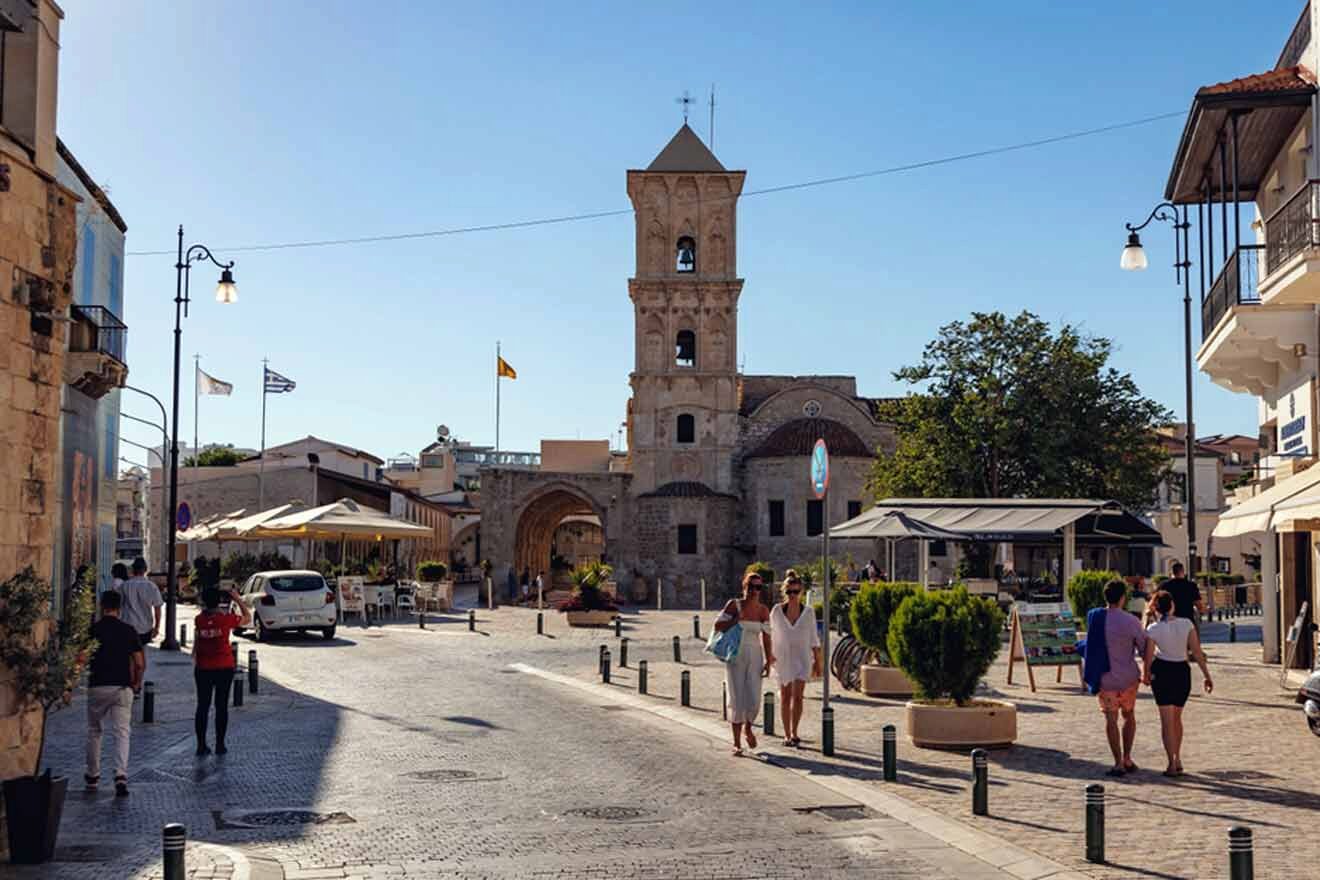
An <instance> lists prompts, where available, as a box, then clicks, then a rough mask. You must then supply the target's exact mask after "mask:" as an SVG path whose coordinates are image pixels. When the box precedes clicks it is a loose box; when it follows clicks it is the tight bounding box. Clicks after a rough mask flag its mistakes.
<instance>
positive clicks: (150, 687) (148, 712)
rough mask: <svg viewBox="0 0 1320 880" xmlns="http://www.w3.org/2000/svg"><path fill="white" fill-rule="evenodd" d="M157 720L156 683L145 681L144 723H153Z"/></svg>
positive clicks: (143, 686) (143, 699) (143, 700)
mask: <svg viewBox="0 0 1320 880" xmlns="http://www.w3.org/2000/svg"><path fill="white" fill-rule="evenodd" d="M155 720H156V683H155V682H154V681H148V682H144V683H143V685H142V723H143V724H151V723H152V722H153V721H155Z"/></svg>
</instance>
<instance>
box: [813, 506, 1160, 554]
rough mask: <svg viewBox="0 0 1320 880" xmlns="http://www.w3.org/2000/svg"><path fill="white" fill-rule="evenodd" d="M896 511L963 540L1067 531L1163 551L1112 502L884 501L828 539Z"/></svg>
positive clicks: (1092, 540) (1039, 537)
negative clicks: (1065, 529) (1071, 530)
mask: <svg viewBox="0 0 1320 880" xmlns="http://www.w3.org/2000/svg"><path fill="white" fill-rule="evenodd" d="M895 511H897V512H900V513H903V514H905V515H907V516H909V517H912V518H913V519H915V520H918V521H920V522H921V523H923V524H925V525H929V526H932V527H934V528H938V529H940V530H942V531H945V532H952V533H955V534H957V535H958V536H959V539H961V540H963V541H977V542H987V543H988V542H1011V543H1018V544H1032V543H1054V542H1056V541H1059V540H1061V539H1062V537H1063V529H1064V528H1065V527H1066V526H1069V525H1071V526H1073V534H1074V540H1075V541H1076V543H1078V544H1128V545H1130V546H1134V547H1161V546H1164V542H1163V540H1162V539H1161V538H1160V533H1159V532H1158V531H1156V530H1155V529H1154V528H1152V527H1151V526H1149V525H1148V524H1146V523H1145V522H1143V521H1142V520H1141V519H1139V518H1138V517H1136V516H1134V515H1132V514H1131V513H1129V512H1128V511H1127V510H1124V509H1123V507H1122V506H1121V505H1119V504H1118V503H1116V502H1114V501H1097V500H1091V499H1086V498H885V499H882V500H880V501H877V502H876V506H875V507H873V508H871V509H870V510H867V511H865V512H863V513H862V514H861V515H860V516H857V517H854V518H853V519H850V520H848V521H847V522H845V523H840V524H839V525H836V526H833V527H831V528H830V537H831V538H834V537H839V538H848V537H859V536H865V533H866V530H867V528H868V527H869V524H870V523H872V522H874V521H876V520H880V519H883V518H884V517H886V516H887V515H888V514H890V513H892V512H895Z"/></svg>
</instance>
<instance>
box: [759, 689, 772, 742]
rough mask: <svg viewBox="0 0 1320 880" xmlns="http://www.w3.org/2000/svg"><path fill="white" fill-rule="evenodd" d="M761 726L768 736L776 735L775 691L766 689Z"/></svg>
mask: <svg viewBox="0 0 1320 880" xmlns="http://www.w3.org/2000/svg"><path fill="white" fill-rule="evenodd" d="M761 716H762V717H761V727H762V729H763V730H764V731H765V735H766V736H774V735H775V692H774V691H766V692H765V697H764V698H762V702H761Z"/></svg>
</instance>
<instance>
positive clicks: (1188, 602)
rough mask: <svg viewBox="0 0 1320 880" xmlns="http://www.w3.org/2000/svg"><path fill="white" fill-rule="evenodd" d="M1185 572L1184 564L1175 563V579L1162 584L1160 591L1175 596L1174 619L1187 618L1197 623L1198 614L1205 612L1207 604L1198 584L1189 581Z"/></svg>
mask: <svg viewBox="0 0 1320 880" xmlns="http://www.w3.org/2000/svg"><path fill="white" fill-rule="evenodd" d="M1183 572H1184V569H1183V564H1182V563H1181V562H1175V563H1174V564H1173V577H1172V578H1170V579H1169V580H1167V581H1165V582H1164V583H1163V584H1161V585H1160V589H1161V590H1167V591H1168V592H1169V594H1170V595H1172V596H1173V616H1174V617H1185V618H1187V619H1188V620H1190V621H1192V622H1193V623H1195V622H1196V621H1197V616H1196V612H1201V613H1204V612H1205V602H1204V601H1202V599H1201V591H1200V590H1199V589H1197V586H1196V582H1195V581H1190V580H1188V579H1187V578H1186V577H1185V576H1184V573H1183Z"/></svg>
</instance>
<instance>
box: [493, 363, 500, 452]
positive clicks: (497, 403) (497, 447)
mask: <svg viewBox="0 0 1320 880" xmlns="http://www.w3.org/2000/svg"><path fill="white" fill-rule="evenodd" d="M499 458H500V343H499V340H498V339H497V340H496V341H495V462H494V463H495V464H499Z"/></svg>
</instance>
